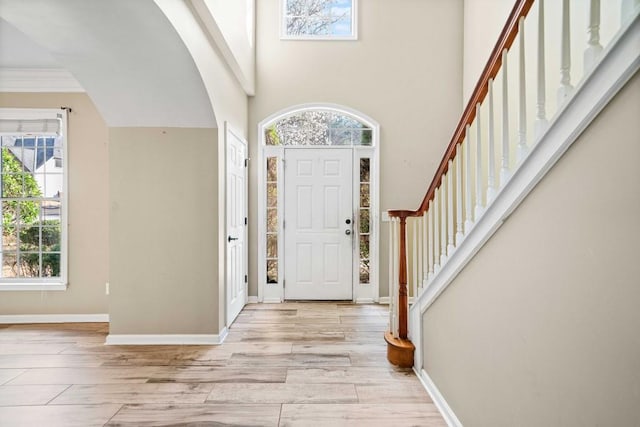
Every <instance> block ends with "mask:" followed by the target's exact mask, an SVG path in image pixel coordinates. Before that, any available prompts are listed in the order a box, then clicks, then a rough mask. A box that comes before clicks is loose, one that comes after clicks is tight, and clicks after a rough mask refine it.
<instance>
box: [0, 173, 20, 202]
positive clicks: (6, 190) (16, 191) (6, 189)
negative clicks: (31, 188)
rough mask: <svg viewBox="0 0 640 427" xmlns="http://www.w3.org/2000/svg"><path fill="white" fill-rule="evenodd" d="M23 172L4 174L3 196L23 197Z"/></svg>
mask: <svg viewBox="0 0 640 427" xmlns="http://www.w3.org/2000/svg"><path fill="white" fill-rule="evenodd" d="M22 177H23V174H22V173H5V174H3V175H2V197H22Z"/></svg>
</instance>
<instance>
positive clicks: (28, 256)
mask: <svg viewBox="0 0 640 427" xmlns="http://www.w3.org/2000/svg"><path fill="white" fill-rule="evenodd" d="M18 275H19V276H20V277H40V255H39V254H37V253H33V252H31V253H25V252H22V253H20V271H19V272H18Z"/></svg>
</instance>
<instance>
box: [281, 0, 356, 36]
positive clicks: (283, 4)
mask: <svg viewBox="0 0 640 427" xmlns="http://www.w3.org/2000/svg"><path fill="white" fill-rule="evenodd" d="M280 39H281V40H306V41H312V40H318V41H340V40H343V41H345V40H346V41H353V40H358V0H351V34H350V35H331V34H322V35H313V34H287V0H280Z"/></svg>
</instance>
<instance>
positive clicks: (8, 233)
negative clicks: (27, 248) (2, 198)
mask: <svg viewBox="0 0 640 427" xmlns="http://www.w3.org/2000/svg"><path fill="white" fill-rule="evenodd" d="M17 243H18V242H17V235H16V226H15V224H10V223H7V224H4V225H3V226H2V252H6V251H15V250H16V249H17V247H18V245H17Z"/></svg>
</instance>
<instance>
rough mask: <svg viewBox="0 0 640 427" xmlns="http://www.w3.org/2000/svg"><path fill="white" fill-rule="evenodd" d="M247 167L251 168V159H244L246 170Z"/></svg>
mask: <svg viewBox="0 0 640 427" xmlns="http://www.w3.org/2000/svg"><path fill="white" fill-rule="evenodd" d="M247 166H249V159H244V167H245V168H246V167H247Z"/></svg>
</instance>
